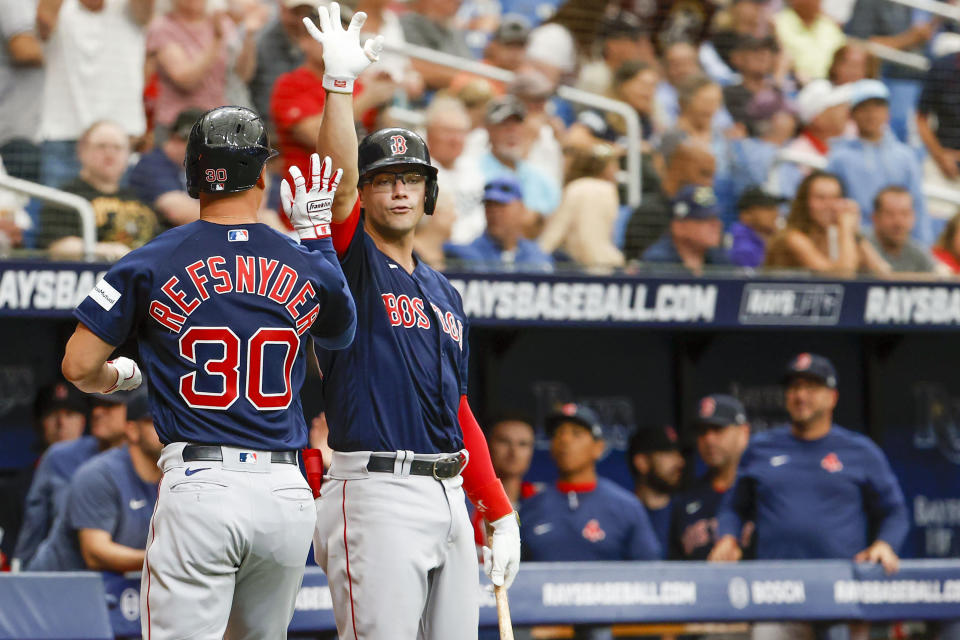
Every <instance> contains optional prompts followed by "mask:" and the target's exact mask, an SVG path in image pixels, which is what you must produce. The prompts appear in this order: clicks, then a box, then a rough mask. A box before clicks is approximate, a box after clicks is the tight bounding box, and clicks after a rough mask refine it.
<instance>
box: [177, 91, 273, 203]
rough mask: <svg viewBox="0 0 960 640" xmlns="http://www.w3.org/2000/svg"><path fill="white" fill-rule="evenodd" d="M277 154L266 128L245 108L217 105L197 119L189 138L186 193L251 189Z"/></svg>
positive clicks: (198, 193) (185, 160) (185, 161)
mask: <svg viewBox="0 0 960 640" xmlns="http://www.w3.org/2000/svg"><path fill="white" fill-rule="evenodd" d="M275 155H277V152H276V151H274V150H273V149H271V148H270V145H269V144H268V142H267V129H266V126H264V123H263V120H261V119H260V116H258V115H257V114H256V113H254V112H253V111H251V110H250V109H247V108H245V107H217V108H216V109H212V110H210V111H207V112H206V113H205V114H203V116H202V117H201V118H200V119H199V120H197V122H196V123H195V124H194V125H193V129H191V131H190V137H189V138H188V139H187V155H186V158H184V165H185V167H186V170H187V193H189V194H190V197H192V198H199V197H200V193H201V192H203V193H237V192H239V191H246V190H247V189H252V188H253V187H254V185H256V184H257V180H259V179H260V173H261V172H262V171H263V165H264V163H266V161H267V160H268V159H269V158H272V157H273V156H275Z"/></svg>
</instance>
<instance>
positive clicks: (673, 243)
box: [641, 185, 730, 275]
mask: <svg viewBox="0 0 960 640" xmlns="http://www.w3.org/2000/svg"><path fill="white" fill-rule="evenodd" d="M671 213H672V216H673V219H672V220H671V221H670V228H669V229H668V230H667V232H666V233H664V234H663V235H662V236H660V239H659V240H657V241H656V242H655V243H654V244H652V245H650V246H649V247H648V248H647V250H646V251H644V252H643V256H642V257H641V260H642V261H643V262H654V263H661V264H678V265H683V266H684V267H685V268H687V269H688V270H690V271H691V272H693V273H694V274H697V275H699V274H701V273H703V267H704V266H705V265H729V264H730V259H729V258H728V257H727V253H726V251H724V250H723V249H722V248H720V242H721V240H722V239H723V223H722V222H721V221H720V210H719V208H718V207H717V198H716V196H715V195H714V193H713V189H712V188H710V187H695V186H693V185H687V186H685V187H683V188H681V189H680V191H679V192H677V195H676V196H675V197H674V198H673V200H672V201H671Z"/></svg>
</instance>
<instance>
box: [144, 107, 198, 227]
mask: <svg viewBox="0 0 960 640" xmlns="http://www.w3.org/2000/svg"><path fill="white" fill-rule="evenodd" d="M203 114H204V111H203V110H202V109H196V108H190V109H184V110H183V111H181V112H180V113H179V114H178V115H177V119H176V120H174V122H173V127H172V128H171V129H170V135H169V137H168V138H167V139H166V140H165V141H164V142H163V143H162V144H160V145H159V146H157V147H154V148H153V149H152V150H151V151H148V152H147V153H145V154H143V155H142V156H140V161H139V162H137V164H136V166H135V167H134V168H133V169H132V170H131V171H130V174H129V176H128V181H129V184H130V188H132V189H133V190H134V192H135V193H136V194H137V197H138V198H140V200H142V201H143V202H146V203H147V204H149V205H150V206H151V207H152V208H153V210H154V211H156V212H157V213H158V214H160V223H161V226H162V227H164V228H165V229H169V228H172V227H178V226H180V225H182V224H187V223H188V222H193V221H194V220H196V219H198V218H199V217H200V202H199V201H198V200H195V199H194V198H191V197H190V196H189V195H188V194H187V175H186V172H185V170H184V164H183V160H184V158H185V157H186V155H187V139H188V138H189V137H190V130H191V129H192V128H193V125H194V123H195V122H196V121H197V120H199V119H200V117H201V116H202V115H203Z"/></svg>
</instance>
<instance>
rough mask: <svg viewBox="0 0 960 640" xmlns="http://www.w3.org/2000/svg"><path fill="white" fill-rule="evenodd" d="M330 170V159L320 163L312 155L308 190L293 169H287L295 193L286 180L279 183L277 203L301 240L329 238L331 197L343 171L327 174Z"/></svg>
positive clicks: (300, 176)
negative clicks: (278, 202)
mask: <svg viewBox="0 0 960 640" xmlns="http://www.w3.org/2000/svg"><path fill="white" fill-rule="evenodd" d="M332 169H333V161H332V160H330V156H327V157H326V158H324V159H323V162H322V163H321V162H320V156H319V155H317V154H316V153H314V154H311V155H310V189H309V191H308V190H307V181H306V180H305V179H304V177H303V174H302V173H300V169H298V168H297V167H296V166H292V167H290V179H291V180H292V181H293V184H294V189H295V191H294V189H291V188H290V182H289V181H288V180H287V179H286V178H284V179H283V182H282V183H281V184H280V204H281V205H282V206H283V212H284V213H285V214H287V218H289V219H290V224H292V225H293V228H294V229H296V230H297V234H298V235H299V236H300V239H301V240H318V239H320V238H328V237H329V236H330V220H331V219H332V217H333V214H332V213H331V210H330V208H331V207H332V206H333V194H334V193H336V191H337V186H339V184H340V176H342V175H343V169H337V170H336V171H335V172H333V175H331V171H332ZM294 193H295V194H296V195H294Z"/></svg>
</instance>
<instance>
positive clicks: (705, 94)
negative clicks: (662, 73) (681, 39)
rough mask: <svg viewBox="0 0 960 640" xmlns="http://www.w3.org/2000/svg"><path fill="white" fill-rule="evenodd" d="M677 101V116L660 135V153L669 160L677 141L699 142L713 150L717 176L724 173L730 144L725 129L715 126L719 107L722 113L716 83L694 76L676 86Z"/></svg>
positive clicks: (727, 162)
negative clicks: (670, 127) (677, 90)
mask: <svg viewBox="0 0 960 640" xmlns="http://www.w3.org/2000/svg"><path fill="white" fill-rule="evenodd" d="M677 101H678V102H679V104H680V115H679V116H678V117H677V121H676V124H675V125H674V127H673V128H672V129H670V130H669V131H667V132H666V133H664V134H663V138H662V139H661V140H660V153H662V154H663V157H664V158H666V159H667V160H668V161H669V160H670V156H671V154H673V150H674V149H675V148H676V146H677V145H678V144H679V143H680V142H681V141H683V140H688V139H689V140H694V141H697V142H700V143H702V144H705V145H708V146H709V147H710V149H711V150H712V151H713V157H714V159H715V160H716V163H717V166H716V174H717V176H718V177H720V176H726V175H727V174H728V172H729V164H730V163H729V157H730V145H729V140H728V139H727V136H726V135H725V134H724V131H725V128H724V129H720V128H718V127H717V126H716V119H715V116H716V114H717V113H719V112H720V111H721V110H723V111H724V112H725V110H724V108H723V91H722V90H721V89H720V85H718V84H716V83H714V82H713V81H712V80H710V78H708V77H706V76H705V75H702V74H697V75H694V76H692V77H690V78H687V79H686V80H685V81H684V82H683V84H682V85H680V90H679V92H678V94H677ZM727 118H728V119H729V115H728V116H727Z"/></svg>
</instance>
